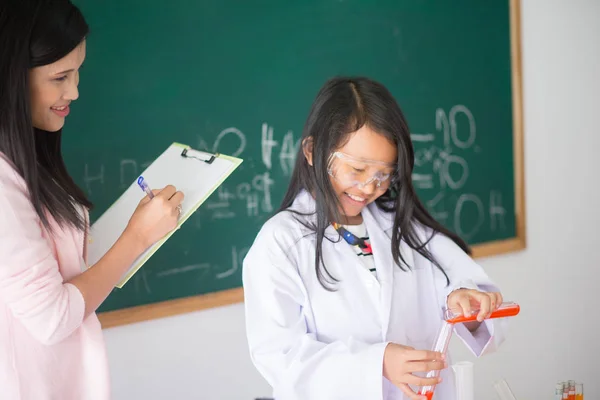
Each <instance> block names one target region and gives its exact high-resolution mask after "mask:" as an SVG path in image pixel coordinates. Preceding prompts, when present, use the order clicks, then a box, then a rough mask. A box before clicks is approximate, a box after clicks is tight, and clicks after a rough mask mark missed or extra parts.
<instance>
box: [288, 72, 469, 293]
mask: <svg viewBox="0 0 600 400" xmlns="http://www.w3.org/2000/svg"><path fill="white" fill-rule="evenodd" d="M363 125H368V126H369V128H371V129H373V130H374V131H375V132H377V133H379V134H381V135H383V136H385V137H386V138H387V139H388V140H390V142H392V143H394V144H395V145H396V146H397V149H398V171H397V176H396V178H395V179H394V180H393V181H392V183H391V185H390V187H389V189H388V190H387V191H386V192H385V193H384V194H383V195H382V196H381V197H379V198H378V199H377V200H376V201H375V203H376V204H377V206H378V207H380V208H381V209H382V210H384V211H385V212H389V213H394V215H395V218H394V227H393V233H392V239H391V241H392V248H391V251H392V256H393V258H394V261H395V263H396V264H397V265H398V266H399V267H400V268H401V269H402V270H404V271H406V268H411V266H410V265H408V264H407V263H406V261H405V259H404V257H403V255H402V253H401V252H400V242H401V241H404V242H405V243H406V244H408V246H410V247H411V248H412V249H414V250H415V251H417V252H418V253H419V254H421V255H422V256H423V257H425V258H426V259H428V260H429V261H431V262H432V263H433V264H434V265H435V266H436V267H437V268H438V269H440V270H441V272H442V273H443V274H444V276H445V277H446V281H447V282H448V283H449V280H448V275H447V274H446V272H445V271H444V269H443V268H442V266H441V265H440V263H439V262H438V261H437V260H436V259H435V258H434V257H433V255H432V254H431V253H430V251H429V250H428V249H427V247H426V246H427V243H428V242H429V240H431V237H432V236H433V235H434V234H436V233H437V232H439V233H442V234H444V235H446V236H448V237H449V238H450V239H452V240H453V241H454V242H455V243H456V244H457V245H458V246H459V247H460V248H461V249H463V250H464V251H465V252H466V253H470V249H469V247H468V245H467V244H466V243H465V242H464V241H463V240H462V239H461V238H460V237H458V235H456V234H454V233H453V232H451V231H449V230H448V229H446V228H445V227H444V226H443V225H442V224H440V223H438V222H437V221H436V220H435V219H434V218H433V217H432V216H431V215H430V214H429V212H428V211H427V209H426V208H425V207H424V206H423V204H422V202H421V201H420V200H419V198H418V197H417V194H416V192H415V189H414V187H413V185H412V171H413V165H414V150H413V146H412V142H411V139H410V131H409V128H408V124H407V122H406V120H405V118H404V115H403V114H402V111H401V110H400V107H399V106H398V104H397V103H396V101H395V99H394V97H393V96H392V94H391V93H390V92H389V91H388V90H387V89H386V88H385V87H384V86H383V85H381V84H380V83H378V82H375V81H373V80H371V79H368V78H364V77H337V78H333V79H330V80H329V81H327V82H326V83H325V85H324V86H323V87H322V88H321V90H320V91H319V93H318V95H317V97H316V99H315V101H314V103H313V105H312V108H311V110H310V113H309V115H308V119H307V121H306V124H305V126H304V131H303V133H302V143H303V146H306V145H308V146H310V147H311V151H312V160H313V166H311V165H309V164H308V162H307V160H306V157H305V156H304V153H303V150H304V149H303V146H301V148H300V149H299V151H298V155H297V158H296V165H295V167H294V172H293V174H292V178H291V181H290V185H289V187H288V190H287V192H286V194H285V196H284V198H283V201H282V204H281V207H280V210H279V211H283V210H288V211H290V210H289V208H290V207H291V205H292V203H293V202H294V199H295V198H296V196H297V195H298V194H299V193H300V192H301V191H302V190H306V191H308V192H309V193H311V194H312V195H313V196H315V200H316V223H306V222H305V223H304V225H305V226H307V227H308V228H310V229H311V230H312V231H313V232H315V233H316V238H317V240H316V246H317V247H316V255H315V269H316V273H317V277H318V279H319V282H320V283H321V285H323V287H324V288H326V289H328V290H329V287H328V284H329V283H331V282H332V281H333V282H337V281H338V280H337V279H336V278H335V277H333V276H332V275H331V274H330V273H329V271H328V270H327V267H326V266H325V264H324V262H323V256H322V247H323V246H322V244H323V239H324V238H325V229H326V228H327V227H328V226H329V225H330V224H331V222H333V221H332V220H331V218H333V219H335V220H337V221H340V220H341V219H340V215H339V211H338V210H339V200H338V198H337V196H336V194H335V191H334V189H333V187H332V185H331V181H330V177H329V175H328V172H327V171H328V166H329V161H330V156H331V154H332V153H333V152H334V151H335V150H337V149H338V148H340V147H341V146H343V144H344V143H345V141H346V140H348V139H349V135H350V134H351V133H353V132H356V131H357V130H358V129H360V128H361V127H362V126H363ZM296 214H301V213H299V212H296ZM302 215H304V214H302ZM415 223H418V224H420V225H422V226H426V227H429V228H431V229H432V231H433V233H432V236H430V237H429V238H427V240H425V241H423V240H422V239H421V238H419V236H418V234H417V232H416V229H415Z"/></svg>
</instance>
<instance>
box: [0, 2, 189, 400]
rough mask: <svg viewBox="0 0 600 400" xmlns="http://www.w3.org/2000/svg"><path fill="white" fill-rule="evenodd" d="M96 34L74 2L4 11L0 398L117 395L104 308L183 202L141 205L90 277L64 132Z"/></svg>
mask: <svg viewBox="0 0 600 400" xmlns="http://www.w3.org/2000/svg"><path fill="white" fill-rule="evenodd" d="M87 33H88V26H87V24H86V21H85V19H84V17H83V16H82V15H81V13H80V11H79V10H78V9H77V8H76V7H75V6H74V5H73V4H71V2H70V1H69V0H35V1H34V0H3V1H2V2H0V393H1V395H0V397H2V398H6V399H20V400H29V399H32V400H43V399H64V400H70V399H73V400H75V399H77V400H82V399H108V398H109V397H110V387H109V374H108V363H107V356H106V351H105V346H104V342H103V338H102V331H101V327H100V323H99V321H98V318H97V317H96V314H95V310H96V309H97V308H98V307H99V306H100V304H102V302H103V301H104V300H105V299H106V297H107V296H108V295H109V294H110V292H111V290H112V288H113V287H114V286H115V284H116V283H117V282H118V281H119V280H120V278H121V277H122V276H123V274H124V272H125V271H126V270H127V269H128V268H129V266H130V265H131V264H132V262H133V261H134V260H135V259H136V258H137V257H138V256H139V255H140V254H141V253H142V252H143V251H144V250H145V249H147V248H148V246H150V245H151V244H152V243H154V242H155V241H157V240H158V239H160V238H161V237H163V236H164V235H165V234H167V233H168V232H170V231H171V230H172V229H174V228H175V226H176V223H177V218H178V210H179V209H178V206H179V204H180V203H181V201H182V199H183V194H182V193H180V192H177V191H176V190H175V188H174V187H172V186H168V187H166V188H164V189H163V190H162V191H157V192H155V194H156V196H155V197H154V198H153V199H151V200H150V199H149V198H148V197H146V198H144V199H143V200H142V201H141V202H140V204H139V206H138V208H137V209H136V210H135V212H134V214H133V216H132V217H131V219H130V221H129V223H128V225H127V228H126V230H125V231H124V232H123V234H122V236H121V237H120V238H119V240H118V241H117V242H116V243H115V244H114V246H113V247H112V248H111V249H110V250H109V251H108V252H107V253H106V255H105V256H104V257H103V258H102V259H101V260H100V261H99V262H98V263H97V264H95V265H93V266H91V267H90V268H89V269H88V268H86V248H85V247H86V246H85V244H86V233H87V230H88V225H89V220H88V210H89V208H90V207H91V204H90V202H89V200H88V199H87V198H86V197H85V195H84V193H83V192H82V191H81V190H80V189H79V188H78V187H77V186H76V184H75V183H74V181H73V179H72V178H71V176H70V175H69V173H68V172H67V170H66V168H65V165H64V162H63V159H62V155H61V129H62V128H63V125H64V123H65V118H66V117H67V115H68V114H69V105H70V103H71V102H72V101H75V100H76V99H77V98H78V96H79V93H78V90H77V85H78V83H79V68H80V67H81V64H82V63H83V61H84V59H85V49H86V41H85V38H86V35H87ZM107 140H110V138H107ZM83 271H85V272H83Z"/></svg>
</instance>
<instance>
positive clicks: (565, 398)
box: [562, 382, 569, 400]
mask: <svg viewBox="0 0 600 400" xmlns="http://www.w3.org/2000/svg"><path fill="white" fill-rule="evenodd" d="M562 385H563V400H569V382H563V383H562Z"/></svg>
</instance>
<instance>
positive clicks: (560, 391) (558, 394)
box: [554, 382, 563, 400]
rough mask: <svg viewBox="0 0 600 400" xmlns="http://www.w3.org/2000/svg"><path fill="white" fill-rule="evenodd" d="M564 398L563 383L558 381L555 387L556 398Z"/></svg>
mask: <svg viewBox="0 0 600 400" xmlns="http://www.w3.org/2000/svg"><path fill="white" fill-rule="evenodd" d="M562 398H563V383H562V382H558V383H557V384H556V387H555V388H554V400H562Z"/></svg>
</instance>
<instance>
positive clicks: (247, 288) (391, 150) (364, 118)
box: [243, 78, 502, 400]
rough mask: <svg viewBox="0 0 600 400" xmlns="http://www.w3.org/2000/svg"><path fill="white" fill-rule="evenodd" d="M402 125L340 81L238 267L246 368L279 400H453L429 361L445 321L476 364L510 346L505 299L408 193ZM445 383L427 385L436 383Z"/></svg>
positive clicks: (309, 125)
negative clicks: (501, 312) (457, 316)
mask: <svg viewBox="0 0 600 400" xmlns="http://www.w3.org/2000/svg"><path fill="white" fill-rule="evenodd" d="M413 162H414V153H413V147H412V144H411V141H410V133H409V130H408V125H407V123H406V121H405V119H404V116H403V115H402V112H401V110H400V108H399V106H398V104H397V103H396V101H395V100H394V98H393V97H392V95H391V94H390V93H389V91H388V90H387V89H386V88H385V87H383V86H382V85H381V84H379V83H377V82H374V81H372V80H370V79H367V78H335V79H332V80H330V81H328V82H327V83H326V84H325V85H324V86H323V88H322V89H321V91H320V92H319V94H318V95H317V98H316V99H315V101H314V103H313V106H312V108H311V111H310V114H309V116H308V119H307V122H306V125H305V129H304V133H303V137H302V148H301V149H300V151H299V153H298V157H297V161H296V166H295V169H294V173H293V174H292V179H291V182H290V185H289V188H288V191H287V193H286V195H285V198H284V200H283V204H282V206H281V210H280V211H279V213H278V214H277V215H275V216H274V217H273V218H272V219H270V220H269V221H267V223H265V225H264V226H263V227H262V229H261V231H260V233H259V234H258V236H257V238H256V240H255V242H254V243H253V245H252V247H251V249H250V251H249V252H248V254H247V256H246V258H245V259H244V265H243V284H244V296H245V307H246V326H247V334H248V342H249V347H250V353H251V357H252V360H253V362H254V364H255V366H256V367H257V369H258V370H259V372H260V373H261V374H262V375H263V376H264V377H265V379H266V380H267V381H268V382H269V383H270V384H271V385H272V386H273V390H274V395H275V396H274V397H275V398H276V399H282V400H303V399H311V400H321V399H322V400H336V399H340V400H342V399H344V400H351V399H356V400H363V399H369V400H382V399H385V400H392V399H394V400H400V399H421V398H423V399H424V398H425V397H424V396H419V395H418V394H417V393H416V392H417V390H416V389H417V387H418V386H426V385H436V384H437V385H438V386H437V388H436V391H435V393H436V394H435V398H436V399H443V400H455V393H454V385H453V382H452V381H453V379H452V372H451V371H450V370H449V369H448V368H447V366H448V364H447V363H446V362H445V359H444V356H443V355H442V354H440V353H437V352H432V351H429V349H431V348H432V346H433V342H434V340H435V338H436V335H437V333H438V330H439V328H440V326H441V322H442V309H443V307H449V308H451V309H452V310H454V311H458V312H459V313H461V314H470V313H471V311H477V321H474V322H473V323H470V324H469V326H464V325H461V326H457V327H456V332H457V333H458V335H459V336H461V338H462V339H463V340H464V341H465V343H466V344H467V345H468V346H469V347H470V348H471V349H472V351H473V352H474V353H475V354H477V355H480V354H482V353H483V352H484V350H485V351H490V350H491V349H493V348H494V346H495V345H498V344H499V343H501V342H502V335H501V330H499V329H497V325H498V324H497V321H495V322H492V321H493V320H487V321H485V322H484V323H483V321H484V319H485V318H486V317H487V316H489V314H490V313H491V312H492V311H493V310H495V309H496V308H497V307H498V306H499V305H500V303H501V302H502V296H501V294H500V293H499V290H498V288H496V287H495V285H494V284H493V283H492V282H491V281H490V279H489V278H488V277H487V275H486V274H485V272H484V271H483V269H482V268H481V267H480V266H479V265H477V264H476V263H475V262H474V261H473V260H472V259H471V258H470V257H469V256H468V255H467V252H468V247H467V245H466V244H465V243H464V242H463V241H462V240H461V239H460V238H459V237H457V236H456V235H454V234H453V233H452V232H450V231H448V230H447V229H446V228H444V227H443V226H442V225H440V224H439V223H437V222H436V221H435V220H434V219H433V218H432V217H431V216H430V215H429V213H428V212H427V210H426V209H425V207H423V205H422V204H421V202H420V201H419V199H418V197H417V195H416V192H415V190H414V188H413V186H412V180H411V174H412V168H413ZM440 370H441V378H442V380H441V381H440V379H438V378H435V377H433V378H426V377H424V376H423V374H424V373H426V372H427V371H440Z"/></svg>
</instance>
